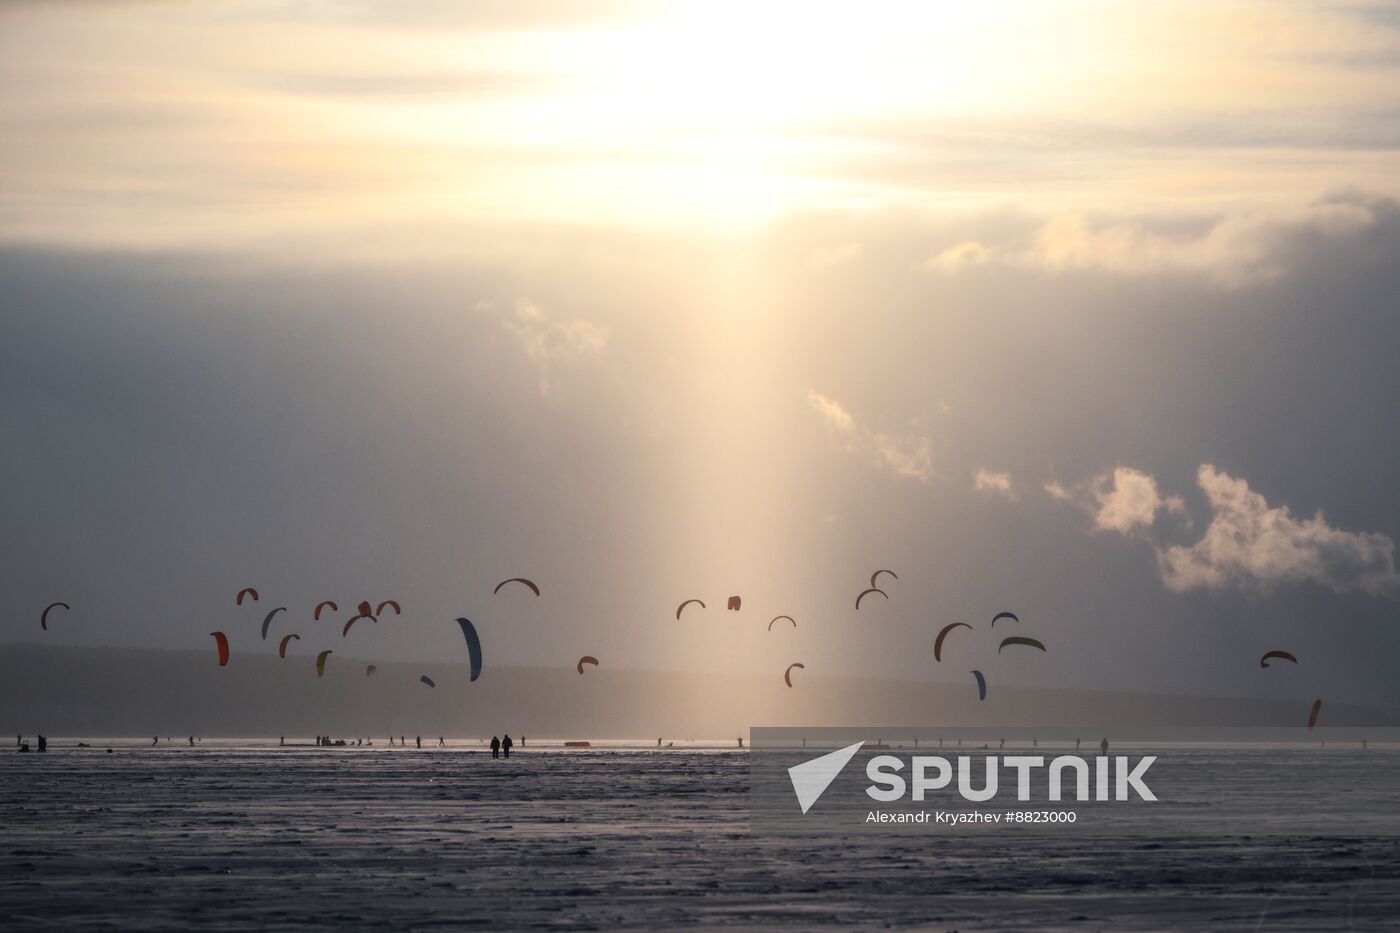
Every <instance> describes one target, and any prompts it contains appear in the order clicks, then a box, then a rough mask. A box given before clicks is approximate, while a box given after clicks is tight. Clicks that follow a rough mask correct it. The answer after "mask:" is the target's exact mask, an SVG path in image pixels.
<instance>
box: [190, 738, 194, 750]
mask: <svg viewBox="0 0 1400 933" xmlns="http://www.w3.org/2000/svg"><path fill="white" fill-rule="evenodd" d="M190 747H191V748H193V747H194V736H190Z"/></svg>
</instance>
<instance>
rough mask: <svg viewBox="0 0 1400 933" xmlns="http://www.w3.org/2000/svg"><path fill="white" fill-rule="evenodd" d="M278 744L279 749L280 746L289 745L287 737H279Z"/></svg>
mask: <svg viewBox="0 0 1400 933" xmlns="http://www.w3.org/2000/svg"><path fill="white" fill-rule="evenodd" d="M277 744H278V746H279V747H280V746H283V745H286V744H287V737H286V736H285V735H280V736H278V737H277Z"/></svg>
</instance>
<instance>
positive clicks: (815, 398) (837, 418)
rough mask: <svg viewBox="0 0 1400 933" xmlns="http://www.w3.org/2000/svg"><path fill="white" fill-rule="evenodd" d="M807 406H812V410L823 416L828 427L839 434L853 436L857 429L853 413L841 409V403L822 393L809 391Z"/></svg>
mask: <svg viewBox="0 0 1400 933" xmlns="http://www.w3.org/2000/svg"><path fill="white" fill-rule="evenodd" d="M807 404H808V405H811V406H812V410H813V411H815V412H816V413H817V414H818V415H820V416H821V418H822V420H823V421H825V422H826V426H827V427H828V428H830V429H831V430H832V431H835V432H837V433H838V434H851V433H853V432H854V431H855V429H856V419H854V418H852V417H851V413H850V412H848V411H846V409H845V408H843V407H841V403H840V402H838V401H836V400H835V399H833V398H827V397H826V396H825V395H822V394H821V393H820V392H812V391H809V392H808V393H807Z"/></svg>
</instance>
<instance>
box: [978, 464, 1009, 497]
mask: <svg viewBox="0 0 1400 933" xmlns="http://www.w3.org/2000/svg"><path fill="white" fill-rule="evenodd" d="M972 488H973V489H975V490H976V491H977V492H980V493H985V494H987V495H992V496H1000V497H1002V498H1003V499H1008V500H1011V501H1013V502H1014V501H1015V500H1016V489H1015V486H1014V485H1013V483H1012V480H1011V474H1010V473H995V472H993V471H991V470H986V469H981V470H978V471H977V472H976V473H975V474H974V475H973V477H972Z"/></svg>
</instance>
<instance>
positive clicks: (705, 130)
mask: <svg viewBox="0 0 1400 933" xmlns="http://www.w3.org/2000/svg"><path fill="white" fill-rule="evenodd" d="M1397 72H1400V15H1397V14H1396V12H1395V10H1394V8H1393V7H1388V6H1386V5H1380V4H1376V5H1372V4H1366V3H1316V4H1303V3H1296V4H1295V3H1283V4H1278V3H1269V4H1264V3H1230V2H1225V3H1189V2H1188V3H1160V4H1154V3H1098V2H1075V3H1064V2H1062V3H1053V4H1051V3H1045V4H1036V3H1015V2H1007V3H990V4H977V5H970V4H953V3H945V4H924V3H920V4H897V3H891V4H877V5H874V6H870V5H861V6H859V7H858V6H855V5H825V4H815V5H814V4H767V5H763V6H761V7H757V8H755V7H753V6H752V5H743V6H741V5H738V4H723V3H718V4H716V3H707V4H693V5H690V4H667V5H656V6H650V5H644V4H633V3H616V4H610V3H603V4H582V3H565V2H561V3H541V4H528V3H526V4H521V3H500V4H496V3H485V4H479V5H459V4H454V3H434V2H427V3H422V4H411V5H409V4H395V3H371V2H360V0H346V2H341V3H334V4H313V3H302V2H293V0H284V2H276V0H262V2H252V0H249V2H239V3H222V2H217V3H216V2H211V3H195V4H184V3H174V2H160V0H151V2H113V3H89V2H68V3H47V4H40V3H27V2H20V3H15V4H9V5H6V6H5V7H4V8H3V10H0V140H3V145H0V283H3V288H0V439H3V441H4V449H5V451H6V457H5V462H4V467H3V469H0V476H3V478H4V483H3V485H0V511H2V512H3V514H4V516H5V523H4V524H5V539H4V542H3V551H4V555H3V556H4V561H3V564H4V567H5V572H4V578H5V581H6V590H7V596H8V603H9V607H8V609H7V611H6V613H5V614H4V616H3V621H0V643H10V644H14V643H18V642H34V641H38V640H41V639H42V640H44V641H45V642H46V643H50V644H56V645H84V646H95V645H117V646H128V647H174V648H182V649H185V648H196V649H197V648H207V647H209V641H210V640H209V637H208V633H209V631H210V630H211V629H213V628H221V629H223V630H226V631H228V632H229V633H230V640H231V641H234V642H235V650H236V651H237V650H242V649H243V648H244V647H246V650H250V651H262V652H266V651H271V650H272V648H271V647H269V645H267V644H263V643H261V641H260V640H259V639H258V638H257V634H256V633H257V629H258V626H259V624H260V622H261V619H262V615H263V603H265V604H266V606H267V607H272V606H276V605H287V606H288V607H289V615H296V616H297V618H298V620H299V621H298V622H297V624H299V625H301V626H302V627H303V628H304V629H305V630H306V632H307V633H310V632H313V631H314V632H315V633H316V634H315V635H314V637H315V638H318V639H321V640H322V641H325V642H326V645H327V646H329V645H330V644H331V643H332V641H334V642H335V647H336V648H337V650H338V651H345V652H346V653H349V654H355V655H357V656H359V657H363V658H366V659H371V660H372V659H375V658H380V659H387V660H414V659H422V660H428V659H440V658H442V657H451V656H454V655H455V654H458V653H460V652H461V651H462V648H461V644H460V632H459V630H458V629H457V626H456V625H455V623H453V621H452V620H453V619H454V618H455V617H457V616H459V615H467V616H470V617H471V618H473V619H474V620H476V621H477V623H478V627H479V628H481V630H482V637H483V642H484V644H485V646H486V650H487V652H488V653H489V655H490V657H491V658H493V659H499V660H500V662H501V663H508V664H513V665H527V666H529V665H538V666H551V665H558V666H560V667H561V668H568V669H569V673H570V674H571V676H573V675H572V668H573V665H574V661H575V660H576V659H577V658H578V657H579V656H580V655H582V654H591V655H594V656H597V657H598V658H600V660H602V661H603V662H604V663H606V664H608V665H610V666H614V667H616V668H619V669H629V670H687V671H699V672H704V671H706V670H720V669H723V670H737V671H746V672H767V671H772V672H773V676H774V677H777V676H780V672H781V671H782V670H783V669H784V668H785V667H786V666H787V665H788V664H789V663H791V662H792V661H799V660H800V661H802V662H803V663H805V664H806V665H807V668H806V669H807V670H809V671H821V672H830V673H844V674H849V675H850V676H858V677H862V678H882V677H883V678H891V679H912V680H919V679H925V680H938V681H948V682H962V681H964V680H967V671H968V670H969V669H970V668H974V667H976V668H979V669H982V670H984V671H986V672H987V675H988V678H989V679H994V678H995V679H997V680H999V681H1000V680H1007V681H1013V682H1015V683H1017V684H1024V685H1028V686H1050V687H1055V686H1065V687H1087V688H1092V689H1111V690H1124V689H1148V690H1154V691H1162V692H1174V693H1192V694H1202V695H1219V694H1239V695H1259V696H1295V695H1296V696H1299V697H1307V698H1311V697H1314V696H1318V695H1326V696H1329V697H1336V698H1339V699H1345V700H1348V701H1364V702H1369V703H1379V704H1386V705H1388V704H1390V703H1392V702H1394V701H1396V700H1400V695H1397V690H1400V687H1397V686H1396V684H1397V683H1400V681H1397V679H1396V678H1395V676H1394V673H1393V670H1394V663H1393V661H1392V659H1393V658H1394V657H1395V656H1396V654H1397V653H1400V632H1397V625H1396V623H1397V621H1400V571H1397V569H1396V563H1395V544H1394V542H1395V539H1396V537H1397V536H1400V490H1398V489H1397V485H1396V482H1395V477H1396V476H1397V475H1400V419H1396V418H1395V416H1394V410H1395V406H1394V399H1395V398H1397V397H1400V369H1398V368H1397V367H1396V365H1395V360H1396V351H1397V349H1400V319H1397V314H1396V311H1395V309H1394V298H1393V296H1394V294H1395V293H1396V286H1397V284H1400V283H1397V277H1400V273H1397V269H1400V202H1397V200H1396V198H1397V197H1398V196H1400V158H1397V152H1396V150H1397V148H1400V80H1397V79H1398V78H1400V74H1397ZM882 567H887V568H890V569H893V570H895V571H896V572H897V573H898V575H899V578H898V580H897V581H895V580H890V579H889V578H884V579H885V581H886V583H887V584H888V585H887V586H882V588H883V589H885V590H886V591H887V592H888V595H889V599H888V600H883V599H880V598H879V597H878V596H875V597H871V598H870V599H867V600H866V601H864V602H863V603H862V608H861V609H860V610H859V611H857V610H856V609H855V608H854V600H855V597H856V595H857V594H858V593H860V591H861V590H862V589H864V588H865V587H866V586H868V585H869V584H868V578H869V576H870V574H871V573H872V572H873V571H874V570H876V569H879V568H882ZM515 575H525V576H529V577H531V578H533V579H535V580H536V581H537V582H538V583H539V584H540V586H541V588H542V595H541V597H540V598H539V599H537V600H536V599H534V598H533V597H530V596H529V595H528V594H522V593H520V592H519V591H516V592H511V591H509V590H503V591H502V593H501V594H499V595H493V594H492V587H493V586H494V585H495V584H496V583H497V582H498V581H499V580H501V579H503V578H505V577H508V576H515ZM250 585H251V586H256V587H258V588H259V590H260V592H261V593H262V594H263V596H264V601H263V603H260V604H259V606H258V607H256V608H253V609H252V610H250V609H249V607H235V606H234V604H233V596H234V594H235V593H236V592H237V591H238V590H239V589H240V588H242V587H244V586H250ZM734 594H739V595H742V597H743V609H742V610H741V611H740V612H738V613H730V612H726V611H725V610H724V609H723V606H724V603H725V599H726V598H727V597H728V596H730V595H734ZM691 597H698V598H701V599H704V600H705V602H706V603H707V606H708V608H707V609H705V610H703V611H699V612H697V611H695V608H694V607H692V609H690V610H687V612H686V614H685V616H684V618H683V619H682V620H681V621H679V622H678V621H677V620H676V619H675V618H674V612H675V607H676V605H677V604H678V603H679V602H680V601H681V600H683V599H686V598H691ZM327 598H330V599H336V600H337V601H339V602H340V603H341V604H342V605H346V604H353V603H355V602H358V601H359V600H360V599H369V600H371V601H373V602H376V603H377V602H378V601H379V600H381V599H386V598H395V599H397V600H399V601H400V602H401V603H402V604H403V606H404V616H403V617H402V618H401V619H396V620H385V622H383V623H381V624H379V625H375V626H371V627H370V628H369V629H368V630H367V631H366V632H365V633H364V634H363V635H361V633H360V631H359V630H358V629H359V628H363V626H359V627H357V631H356V632H355V633H354V634H355V636H357V637H356V638H355V639H353V640H354V641H356V642H358V643H357V644H355V645H353V646H351V645H349V644H348V643H347V642H346V641H344V640H342V639H341V638H340V635H339V632H338V631H334V630H333V629H334V628H335V627H336V626H326V627H325V628H324V629H313V628H312V626H313V625H315V623H312V622H311V621H310V608H311V607H312V606H314V605H315V604H316V603H317V602H319V601H320V600H322V599H327ZM56 599H63V600H65V601H67V602H69V603H70V604H71V605H72V606H73V609H72V611H71V612H69V613H67V614H65V615H64V616H63V618H62V620H61V621H60V622H58V623H57V624H54V625H52V626H51V627H50V630H49V631H47V632H43V631H40V629H39V626H38V623H37V619H38V612H39V610H40V609H41V608H42V607H43V606H45V605H47V604H48V603H50V602H52V601H54V600H56ZM1001 610H1011V611H1014V612H1016V613H1017V614H1018V615H1019V617H1020V619H1021V622H1020V624H1019V626H1018V628H1017V629H1016V631H1017V632H1018V633H1021V634H1027V635H1033V636H1034V637H1037V638H1039V639H1041V640H1042V641H1044V642H1045V644H1046V646H1047V652H1046V653H1045V654H1043V655H1042V654H1040V653H1039V652H1034V651H1028V652H1016V653H1014V656H1013V652H1011V651H1008V652H1007V653H1006V654H1003V655H998V654H997V651H996V638H995V637H994V635H993V633H992V632H991V631H990V629H989V627H988V623H989V621H990V619H991V617H992V615H993V614H994V613H996V612H998V611H1001ZM779 613H783V614H789V615H791V616H793V617H794V618H796V619H797V620H798V627H797V628H796V629H794V630H789V631H782V630H780V629H775V630H774V631H773V632H771V633H770V632H768V631H767V630H766V629H765V627H764V626H765V625H766V623H767V621H768V619H770V618H772V617H773V616H774V615H777V614H779ZM301 617H304V618H301ZM959 621H961V622H968V623H971V624H973V625H974V630H975V634H974V635H969V636H968V637H967V639H966V644H965V645H964V646H961V647H960V648H959V650H958V655H957V657H956V660H952V659H950V661H951V663H944V662H935V661H934V659H933V651H932V645H933V638H934V635H935V634H936V632H937V631H938V629H940V628H941V627H942V626H943V625H946V624H948V623H951V622H959ZM320 624H321V625H323V626H324V625H325V623H320ZM1004 624H1006V623H1002V625H1004ZM1000 631H1001V627H1000V626H998V629H997V633H998V634H999V633H1000ZM960 632H961V630H960ZM304 637H307V636H306V635H305V634H304ZM318 644H319V642H318ZM950 644H951V637H950ZM1271 649H1283V650H1288V651H1291V652H1293V653H1294V654H1296V655H1297V656H1298V657H1299V659H1300V663H1299V664H1298V665H1297V666H1296V668H1295V667H1293V666H1292V665H1287V666H1286V667H1283V668H1280V666H1278V665H1276V666H1275V667H1274V668H1270V669H1269V670H1267V671H1264V670H1261V669H1260V668H1259V665H1258V658H1259V656H1260V655H1261V654H1262V653H1263V652H1265V651H1267V650H1271ZM210 650H211V654H212V649H210Z"/></svg>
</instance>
